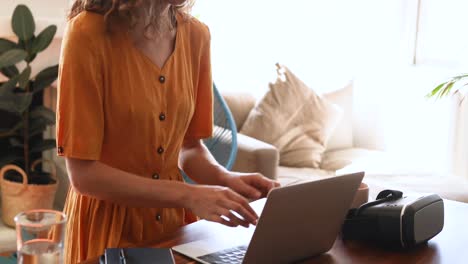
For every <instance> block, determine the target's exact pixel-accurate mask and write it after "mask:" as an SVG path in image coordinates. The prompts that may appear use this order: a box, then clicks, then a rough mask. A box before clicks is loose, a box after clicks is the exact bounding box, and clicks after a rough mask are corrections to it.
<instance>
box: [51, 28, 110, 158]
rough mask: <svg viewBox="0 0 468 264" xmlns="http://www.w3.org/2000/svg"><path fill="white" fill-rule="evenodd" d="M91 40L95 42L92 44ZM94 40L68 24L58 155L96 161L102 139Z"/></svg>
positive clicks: (60, 92)
mask: <svg viewBox="0 0 468 264" xmlns="http://www.w3.org/2000/svg"><path fill="white" fill-rule="evenodd" d="M93 41H94V42H93ZM96 44H97V41H96V39H95V38H91V37H89V36H88V35H87V34H86V32H84V30H82V29H80V28H79V26H78V25H73V24H69V25H68V29H67V33H66V35H65V37H64V40H63V44H62V53H61V58H60V69H59V78H58V101H57V113H56V115H57V126H56V132H57V139H56V141H57V154H58V155H59V156H65V157H71V158H78V159H86V160H99V158H100V156H101V146H102V142H103V136H104V112H103V70H102V67H101V66H102V65H103V64H102V61H101V58H102V55H101V56H99V49H98V45H96Z"/></svg>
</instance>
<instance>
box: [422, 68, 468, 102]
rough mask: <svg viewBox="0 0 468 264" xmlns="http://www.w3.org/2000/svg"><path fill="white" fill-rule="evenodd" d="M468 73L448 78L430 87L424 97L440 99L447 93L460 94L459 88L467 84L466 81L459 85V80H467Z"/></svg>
mask: <svg viewBox="0 0 468 264" xmlns="http://www.w3.org/2000/svg"><path fill="white" fill-rule="evenodd" d="M467 79H468V74H462V75H458V76H455V77H452V78H450V79H449V80H448V81H446V82H443V83H441V84H439V85H438V86H437V87H436V88H434V89H432V91H431V92H430V93H429V94H427V95H426V97H428V98H431V97H434V98H436V99H440V98H442V97H445V96H447V95H451V94H460V89H461V88H462V87H464V86H468V81H467V82H466V83H464V84H463V85H461V86H460V85H459V84H460V82H462V81H464V80H467ZM463 98H464V96H463V97H462V99H463Z"/></svg>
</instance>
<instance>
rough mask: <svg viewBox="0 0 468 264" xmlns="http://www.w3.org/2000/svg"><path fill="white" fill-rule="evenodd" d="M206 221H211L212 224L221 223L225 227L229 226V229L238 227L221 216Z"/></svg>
mask: <svg viewBox="0 0 468 264" xmlns="http://www.w3.org/2000/svg"><path fill="white" fill-rule="evenodd" d="M206 220H208V221H211V222H216V223H220V224H223V225H225V226H229V227H236V226H238V225H237V224H234V223H233V222H230V221H228V220H226V219H224V218H223V217H222V216H221V215H214V216H212V217H210V219H206Z"/></svg>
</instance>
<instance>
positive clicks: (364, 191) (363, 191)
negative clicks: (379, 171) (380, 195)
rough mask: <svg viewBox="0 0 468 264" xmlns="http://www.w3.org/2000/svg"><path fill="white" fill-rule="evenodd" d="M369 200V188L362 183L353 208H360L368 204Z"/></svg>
mask: <svg viewBox="0 0 468 264" xmlns="http://www.w3.org/2000/svg"><path fill="white" fill-rule="evenodd" d="M368 200H369V186H368V185H367V184H365V183H363V182H362V183H361V185H360V186H359V189H358V190H357V192H356V195H355V196H354V200H353V203H352V205H351V208H358V207H359V206H361V205H363V204H365V203H367V201H368Z"/></svg>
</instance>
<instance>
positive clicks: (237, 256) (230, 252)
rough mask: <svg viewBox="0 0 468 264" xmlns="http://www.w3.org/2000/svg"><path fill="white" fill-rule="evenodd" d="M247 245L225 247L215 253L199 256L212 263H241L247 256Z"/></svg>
mask: <svg viewBox="0 0 468 264" xmlns="http://www.w3.org/2000/svg"><path fill="white" fill-rule="evenodd" d="M246 250H247V246H239V247H234V248H229V249H224V250H221V251H218V252H215V253H211V254H208V255H204V256H201V257H197V258H198V259H201V260H203V261H206V262H208V263H211V264H240V263H242V260H243V259H244V256H245V251H246Z"/></svg>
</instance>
